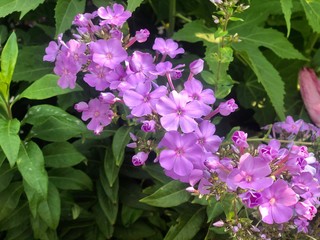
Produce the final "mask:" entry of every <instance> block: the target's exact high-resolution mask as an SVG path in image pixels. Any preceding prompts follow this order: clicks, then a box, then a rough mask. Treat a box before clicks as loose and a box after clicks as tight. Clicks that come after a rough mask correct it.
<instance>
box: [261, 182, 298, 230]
mask: <svg viewBox="0 0 320 240" xmlns="http://www.w3.org/2000/svg"><path fill="white" fill-rule="evenodd" d="M261 195H262V198H263V202H264V203H263V204H262V205H260V206H259V211H260V213H261V216H262V221H263V222H265V223H268V224H273V223H274V222H275V223H278V224H280V223H285V222H288V221H289V220H290V219H291V217H292V215H293V206H294V205H295V204H296V203H297V201H298V199H297V196H296V193H295V192H294V191H293V190H292V189H291V188H289V187H288V184H287V183H286V182H285V181H284V180H282V179H279V180H277V181H276V182H274V183H273V184H272V185H271V186H270V187H269V188H267V189H265V190H263V191H262V192H261Z"/></svg>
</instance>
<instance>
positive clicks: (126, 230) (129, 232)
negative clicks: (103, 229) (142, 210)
mask: <svg viewBox="0 0 320 240" xmlns="http://www.w3.org/2000/svg"><path fill="white" fill-rule="evenodd" d="M155 234H156V232H155V229H154V228H153V227H151V226H150V225H149V224H147V223H146V222H144V221H137V222H135V223H134V224H132V225H131V226H130V227H123V226H121V225H120V226H118V227H117V228H116V229H115V231H114V238H115V239H154V235H155Z"/></svg>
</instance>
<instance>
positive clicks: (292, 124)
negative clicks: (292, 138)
mask: <svg viewBox="0 0 320 240" xmlns="http://www.w3.org/2000/svg"><path fill="white" fill-rule="evenodd" d="M302 122H303V121H302V120H301V119H299V120H297V121H294V120H293V118H292V117H291V116H287V117H286V120H285V121H284V122H282V124H281V128H282V129H284V130H285V131H286V132H287V133H293V134H297V133H298V132H299V131H300V128H301V126H302Z"/></svg>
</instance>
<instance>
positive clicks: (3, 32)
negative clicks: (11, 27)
mask: <svg viewBox="0 0 320 240" xmlns="http://www.w3.org/2000/svg"><path fill="white" fill-rule="evenodd" d="M7 38H8V28H7V26H5V25H0V44H1V45H2V44H3V43H4V42H5V41H6V40H7Z"/></svg>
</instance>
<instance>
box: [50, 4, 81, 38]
mask: <svg viewBox="0 0 320 240" xmlns="http://www.w3.org/2000/svg"><path fill="white" fill-rule="evenodd" d="M85 4H86V1H85V0H58V2H57V5H56V8H55V19H56V36H57V35H58V34H59V33H64V32H65V31H66V30H67V29H68V28H70V27H71V24H72V21H73V19H74V17H75V16H76V15H77V14H78V13H83V12H84V8H85Z"/></svg>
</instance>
